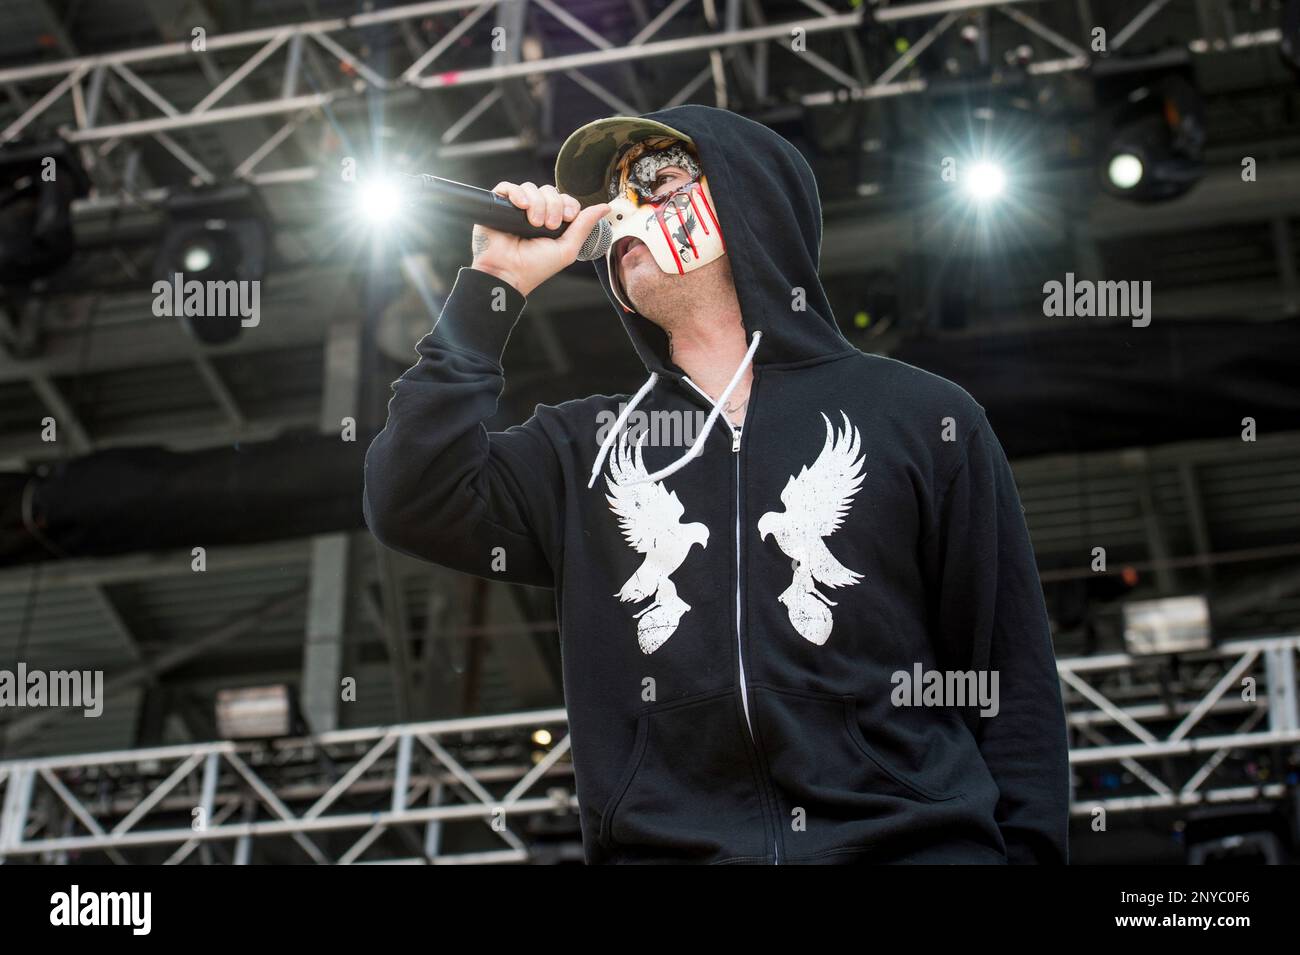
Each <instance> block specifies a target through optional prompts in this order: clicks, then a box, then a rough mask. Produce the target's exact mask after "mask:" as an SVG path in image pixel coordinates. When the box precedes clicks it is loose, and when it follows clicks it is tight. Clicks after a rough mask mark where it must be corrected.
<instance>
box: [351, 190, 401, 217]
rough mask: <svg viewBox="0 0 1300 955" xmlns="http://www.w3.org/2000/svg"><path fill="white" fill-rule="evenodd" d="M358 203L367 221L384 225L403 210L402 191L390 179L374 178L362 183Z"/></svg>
mask: <svg viewBox="0 0 1300 955" xmlns="http://www.w3.org/2000/svg"><path fill="white" fill-rule="evenodd" d="M357 203H358V210H359V211H360V212H361V214H362V216H364V217H365V219H366V221H368V222H369V223H370V224H371V225H384V224H385V223H388V222H391V221H393V220H394V219H395V218H397V215H398V213H399V212H401V210H402V192H401V190H400V189H399V188H398V187H397V185H396V184H395V183H394V182H392V181H391V180H389V179H372V180H369V181H367V182H363V183H361V187H360V189H359V190H358V194H357Z"/></svg>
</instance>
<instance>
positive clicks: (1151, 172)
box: [1097, 56, 1205, 202]
mask: <svg viewBox="0 0 1300 955" xmlns="http://www.w3.org/2000/svg"><path fill="white" fill-rule="evenodd" d="M1168 60H1169V57H1167V56H1166V57H1164V58H1158V59H1155V60H1154V61H1152V60H1150V59H1143V60H1139V61H1138V62H1137V63H1136V64H1120V65H1118V66H1116V65H1115V64H1109V67H1110V68H1111V69H1112V73H1111V74H1110V75H1106V76H1102V77H1099V78H1098V99H1099V101H1101V102H1106V103H1109V104H1111V105H1110V106H1108V107H1107V108H1106V109H1105V110H1103V111H1102V115H1104V116H1106V117H1107V118H1108V122H1109V127H1110V128H1109V130H1107V129H1105V128H1104V126H1103V128H1102V130H1101V137H1102V143H1103V146H1102V148H1101V150H1100V151H1099V152H1098V154H1097V163H1098V168H1097V173H1098V178H1099V179H1100V181H1101V185H1102V187H1103V188H1104V189H1105V190H1106V191H1107V192H1109V193H1110V194H1111V195H1114V196H1118V197H1120V198H1124V199H1130V200H1133V201H1136V202H1159V201H1163V200H1167V199H1173V198H1176V197H1178V196H1181V195H1182V194H1184V193H1185V192H1187V191H1188V190H1189V189H1191V188H1192V187H1193V186H1194V185H1196V183H1197V182H1198V181H1200V179H1201V177H1202V176H1203V175H1204V174H1205V169H1204V164H1203V162H1202V160H1203V156H1204V147H1205V104H1204V100H1203V99H1202V97H1201V94H1200V93H1199V92H1198V91H1197V89H1196V87H1195V86H1194V85H1193V84H1192V82H1191V80H1190V79H1189V78H1188V77H1187V76H1186V75H1185V74H1184V72H1183V68H1182V64H1181V63H1179V62H1178V61H1177V60H1175V61H1173V63H1172V66H1171V65H1170V63H1169V62H1166V61H1168ZM1103 122H1106V120H1103Z"/></svg>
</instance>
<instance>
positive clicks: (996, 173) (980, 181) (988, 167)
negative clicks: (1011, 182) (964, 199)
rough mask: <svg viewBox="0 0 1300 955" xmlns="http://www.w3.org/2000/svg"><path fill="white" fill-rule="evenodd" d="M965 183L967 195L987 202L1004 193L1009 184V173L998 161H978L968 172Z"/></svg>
mask: <svg viewBox="0 0 1300 955" xmlns="http://www.w3.org/2000/svg"><path fill="white" fill-rule="evenodd" d="M965 185H966V193H967V195H969V196H970V197H971V198H972V199H975V200H977V201H979V202H986V201H988V200H990V199H996V198H997V197H998V196H1000V195H1002V192H1003V190H1004V189H1006V186H1007V175H1006V173H1004V172H1003V171H1002V167H1001V166H999V165H997V164H996V163H991V162H978V163H976V164H975V165H973V166H971V168H970V170H969V171H968V172H967V173H966V181H965Z"/></svg>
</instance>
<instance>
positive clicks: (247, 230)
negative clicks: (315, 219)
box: [153, 185, 269, 345]
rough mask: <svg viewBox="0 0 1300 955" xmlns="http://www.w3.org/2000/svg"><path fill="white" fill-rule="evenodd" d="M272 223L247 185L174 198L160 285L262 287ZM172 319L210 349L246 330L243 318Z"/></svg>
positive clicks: (158, 263) (157, 262) (160, 257)
mask: <svg viewBox="0 0 1300 955" xmlns="http://www.w3.org/2000/svg"><path fill="white" fill-rule="evenodd" d="M268 219H269V216H268V214H267V212H266V209H265V207H264V206H263V205H262V202H261V199H260V197H259V196H258V195H257V193H256V192H255V191H253V190H252V189H251V188H250V187H248V186H244V185H239V186H230V187H223V188H216V189H205V190H199V191H195V192H190V193H183V194H179V195H176V196H173V197H172V198H171V199H170V200H169V201H168V205H167V229H166V232H165V233H164V234H163V240H162V242H161V243H160V244H159V246H158V252H157V254H156V255H155V257H154V267H153V274H154V279H155V281H162V282H167V283H172V282H173V281H175V282H178V283H181V284H183V283H187V282H190V281H199V282H203V283H217V284H223V283H225V284H228V283H233V282H240V283H247V282H260V281H261V279H262V277H263V276H264V274H265V272H266V259H267V250H268V247H269V226H268V224H267V223H268ZM230 287H231V288H233V287H234V286H230ZM226 311H229V310H228V309H226ZM171 314H172V317H174V318H176V320H177V321H179V322H180V323H181V325H182V326H183V327H184V328H185V330H186V331H187V332H189V334H191V335H193V336H194V337H195V338H197V339H198V340H199V341H201V342H203V343H204V344H207V345H219V344H223V343H225V342H228V341H231V340H232V339H234V338H236V337H238V335H239V334H240V333H241V331H242V330H243V325H242V318H241V316H240V315H237V314H233V315H232V314H218V315H206V314H205V315H182V314H176V313H175V309H173V310H172V312H171Z"/></svg>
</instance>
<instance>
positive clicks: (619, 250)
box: [614, 236, 645, 263]
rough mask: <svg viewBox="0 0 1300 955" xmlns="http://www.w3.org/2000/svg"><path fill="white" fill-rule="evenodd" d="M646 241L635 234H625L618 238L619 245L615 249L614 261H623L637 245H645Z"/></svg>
mask: <svg viewBox="0 0 1300 955" xmlns="http://www.w3.org/2000/svg"><path fill="white" fill-rule="evenodd" d="M644 245H645V243H644V242H642V241H641V240H640V239H638V238H636V237H635V236H625V237H623V238H622V239H619V240H618V246H617V247H616V248H615V249H614V261H615V262H619V263H621V262H622V261H623V260H624V259H625V258H627V257H628V255H629V254H631V252H632V250H633V249H635V248H636V247H637V246H644Z"/></svg>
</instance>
